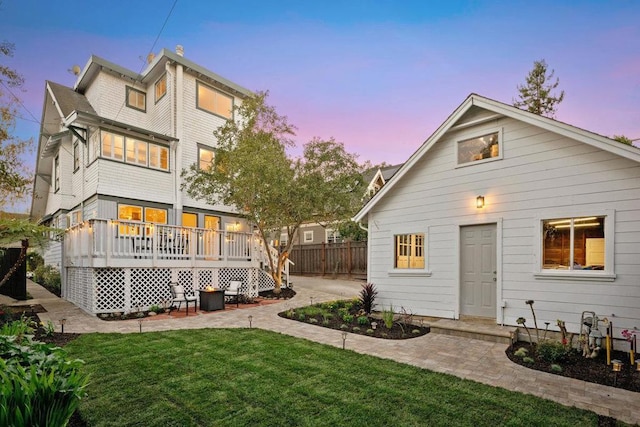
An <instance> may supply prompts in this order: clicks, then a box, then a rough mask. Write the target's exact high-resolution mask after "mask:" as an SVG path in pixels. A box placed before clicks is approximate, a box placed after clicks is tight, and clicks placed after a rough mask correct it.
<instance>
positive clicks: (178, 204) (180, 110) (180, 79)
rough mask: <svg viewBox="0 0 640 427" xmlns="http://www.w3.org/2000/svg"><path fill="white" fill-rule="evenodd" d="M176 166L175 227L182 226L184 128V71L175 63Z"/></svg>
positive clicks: (180, 65)
mask: <svg viewBox="0 0 640 427" xmlns="http://www.w3.org/2000/svg"><path fill="white" fill-rule="evenodd" d="M175 106H176V123H175V126H176V133H175V137H176V138H177V139H178V141H176V164H175V189H176V192H175V212H176V218H175V222H176V225H182V190H181V189H180V170H181V168H182V146H183V144H184V141H183V126H184V123H183V122H184V70H183V66H182V64H180V63H176V103H175Z"/></svg>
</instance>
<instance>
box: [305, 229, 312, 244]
mask: <svg viewBox="0 0 640 427" xmlns="http://www.w3.org/2000/svg"><path fill="white" fill-rule="evenodd" d="M304 242H305V243H313V230H311V231H305V232H304Z"/></svg>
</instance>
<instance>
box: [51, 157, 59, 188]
mask: <svg viewBox="0 0 640 427" xmlns="http://www.w3.org/2000/svg"><path fill="white" fill-rule="evenodd" d="M53 178H54V179H55V184H54V185H55V191H56V192H57V191H58V190H60V156H56V158H55V159H54V160H53Z"/></svg>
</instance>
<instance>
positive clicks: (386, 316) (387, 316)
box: [382, 305, 395, 329]
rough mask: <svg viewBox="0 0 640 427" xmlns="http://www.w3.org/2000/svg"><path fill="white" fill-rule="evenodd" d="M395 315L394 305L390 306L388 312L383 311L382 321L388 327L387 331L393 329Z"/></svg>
mask: <svg viewBox="0 0 640 427" xmlns="http://www.w3.org/2000/svg"><path fill="white" fill-rule="evenodd" d="M394 315H395V314H394V312H393V305H390V306H389V309H388V310H382V321H383V322H384V326H386V327H387V329H391V328H392V327H393V318H394Z"/></svg>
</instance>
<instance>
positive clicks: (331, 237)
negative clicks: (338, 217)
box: [325, 228, 344, 243]
mask: <svg viewBox="0 0 640 427" xmlns="http://www.w3.org/2000/svg"><path fill="white" fill-rule="evenodd" d="M325 237H326V239H327V243H342V242H343V240H344V239H343V238H342V236H340V232H339V231H338V230H332V229H330V228H328V229H326V230H325Z"/></svg>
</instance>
